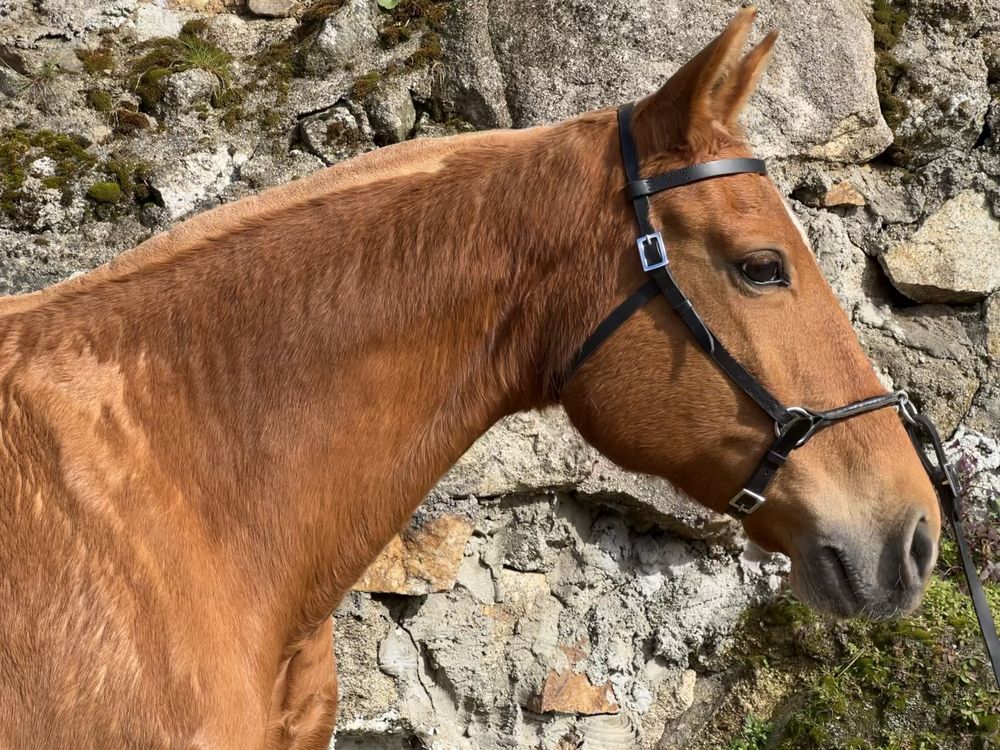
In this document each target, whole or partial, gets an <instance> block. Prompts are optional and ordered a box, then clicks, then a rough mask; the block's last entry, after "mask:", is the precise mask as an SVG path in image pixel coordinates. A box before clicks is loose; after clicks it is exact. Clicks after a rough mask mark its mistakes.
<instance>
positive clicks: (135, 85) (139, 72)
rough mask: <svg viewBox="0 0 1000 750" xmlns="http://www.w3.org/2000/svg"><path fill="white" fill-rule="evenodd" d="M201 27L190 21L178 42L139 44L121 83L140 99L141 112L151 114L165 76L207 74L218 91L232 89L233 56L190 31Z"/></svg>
mask: <svg viewBox="0 0 1000 750" xmlns="http://www.w3.org/2000/svg"><path fill="white" fill-rule="evenodd" d="M200 28H202V27H201V26H197V25H195V26H191V23H190V22H189V23H188V24H187V25H185V27H184V29H185V30H183V31H182V32H181V35H180V36H179V37H178V38H177V39H173V38H162V39H153V40H150V41H149V42H145V43H143V44H141V45H139V47H138V48H137V51H139V52H141V53H142V54H141V55H140V56H139V57H137V58H135V59H133V60H132V62H131V63H130V65H129V67H128V71H127V72H126V74H125V81H124V82H125V85H126V87H128V88H130V89H132V90H134V91H135V93H136V95H137V96H138V97H139V102H140V105H139V108H140V109H141V110H142V111H143V112H154V111H155V110H156V108H157V106H158V105H159V104H160V102H161V101H162V100H163V96H164V94H165V93H166V91H165V88H164V80H165V79H166V78H167V76H170V75H171V74H173V73H178V72H181V71H184V70H192V69H195V68H197V69H199V70H205V71H208V72H209V73H211V74H212V75H214V76H215V78H216V80H217V82H218V90H219V91H223V92H225V91H229V90H230V89H231V88H232V71H231V69H230V64H231V63H232V60H233V58H232V56H231V55H230V54H229V53H228V52H225V51H224V50H222V49H220V48H219V47H217V46H216V45H215V44H213V43H212V42H210V41H207V40H206V39H204V38H202V37H201V36H198V33H196V31H194V30H192V29H200ZM220 106H221V105H220Z"/></svg>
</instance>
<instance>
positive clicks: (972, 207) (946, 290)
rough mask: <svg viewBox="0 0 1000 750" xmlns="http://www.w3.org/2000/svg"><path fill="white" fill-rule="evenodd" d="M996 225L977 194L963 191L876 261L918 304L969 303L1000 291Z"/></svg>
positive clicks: (999, 226) (999, 247)
mask: <svg viewBox="0 0 1000 750" xmlns="http://www.w3.org/2000/svg"><path fill="white" fill-rule="evenodd" d="M998 241H1000V221H997V219H996V218H995V217H994V216H993V215H992V213H991V212H990V208H989V205H988V204H987V202H986V199H985V197H984V196H983V194H982V193H979V192H976V191H975V190H965V191H962V192H961V193H959V194H958V195H957V196H955V197H954V198H952V199H951V200H949V201H947V202H945V203H944V205H942V206H941V208H940V209H939V210H938V211H937V212H936V213H934V214H932V215H931V216H930V217H929V218H928V219H927V221H925V222H924V224H923V225H922V226H921V227H920V229H918V230H917V232H916V233H915V234H914V235H913V237H912V238H910V240H908V241H906V242H902V243H899V244H898V245H896V246H895V247H893V248H891V249H890V250H889V251H888V252H887V253H885V255H883V256H881V258H880V260H881V262H882V265H883V266H884V268H885V270H886V273H887V274H888V275H889V278H890V279H891V280H892V283H893V285H894V286H895V287H896V288H897V289H899V291H901V292H903V294H905V295H906V296H908V297H910V298H911V299H914V300H916V301H918V302H973V301H976V300H980V299H982V298H983V297H985V296H986V295H988V294H990V293H991V292H993V291H995V290H996V289H998V288H1000V243H998Z"/></svg>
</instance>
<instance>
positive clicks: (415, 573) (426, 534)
mask: <svg viewBox="0 0 1000 750" xmlns="http://www.w3.org/2000/svg"><path fill="white" fill-rule="evenodd" d="M472 528H473V523H472V522H471V521H470V520H469V519H467V518H463V517H454V516H442V517H440V518H435V519H433V520H430V521H428V522H427V523H426V524H424V525H423V526H421V527H418V528H414V527H410V528H408V529H407V530H406V531H404V532H403V533H401V534H397V535H396V536H395V537H393V538H392V541H390V542H389V544H388V545H386V547H385V548H384V549H383V550H382V552H381V554H380V555H379V556H378V558H377V559H376V560H375V562H373V563H372V564H371V565H369V566H368V569H367V570H366V571H365V573H364V575H362V576H361V578H360V580H358V582H357V583H355V584H354V590H355V591H367V592H372V593H375V592H380V593H388V594H406V595H409V596H415V595H419V594H428V593H430V592H432V591H447V590H448V589H450V588H451V587H452V586H453V585H454V583H455V576H456V574H457V573H458V566H459V563H460V562H461V561H462V554H463V552H464V551H465V543H466V542H467V541H468V539H469V536H470V535H471V534H472Z"/></svg>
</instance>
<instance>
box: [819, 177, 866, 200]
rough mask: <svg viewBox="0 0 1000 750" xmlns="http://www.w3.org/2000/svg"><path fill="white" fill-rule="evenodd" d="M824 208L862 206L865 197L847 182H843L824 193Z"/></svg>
mask: <svg viewBox="0 0 1000 750" xmlns="http://www.w3.org/2000/svg"><path fill="white" fill-rule="evenodd" d="M823 205H824V206H863V205H865V197H864V196H863V195H862V194H861V193H859V192H858V189H857V188H856V187H854V185H852V184H851V183H850V182H849V181H847V180H844V181H843V182H838V183H837V184H836V185H834V186H833V187H831V188H830V189H829V190H827V191H826V194H825V195H824V196H823Z"/></svg>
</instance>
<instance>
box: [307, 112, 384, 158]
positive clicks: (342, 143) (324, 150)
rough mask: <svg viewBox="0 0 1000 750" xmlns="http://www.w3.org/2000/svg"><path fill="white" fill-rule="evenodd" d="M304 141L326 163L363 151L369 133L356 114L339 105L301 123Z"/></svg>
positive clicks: (311, 116) (311, 151)
mask: <svg viewBox="0 0 1000 750" xmlns="http://www.w3.org/2000/svg"><path fill="white" fill-rule="evenodd" d="M299 133H300V134H301V137H302V143H303V145H305V147H306V148H307V149H308V150H309V151H310V153H312V154H315V155H316V156H318V157H319V158H320V159H322V160H323V162H324V163H326V164H333V163H334V162H338V161H340V160H341V159H345V158H348V157H350V156H354V155H355V154H358V153H360V152H361V151H362V150H364V149H365V148H366V146H367V142H368V141H367V138H366V134H365V133H364V131H363V130H362V128H361V125H360V124H359V123H358V120H357V118H356V117H355V115H354V113H353V112H352V111H351V110H350V109H349V108H348V107H347V106H346V105H344V104H337V105H336V106H333V107H330V108H329V109H327V110H325V111H323V112H319V113H317V114H315V115H310V116H309V117H306V118H305V119H303V120H302V121H301V122H300V123H299Z"/></svg>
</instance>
